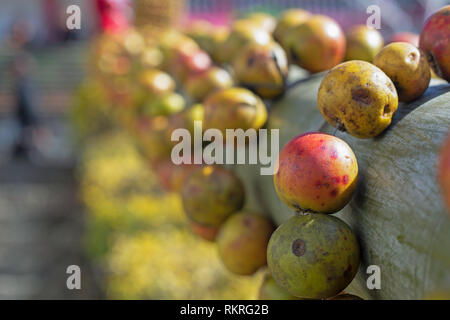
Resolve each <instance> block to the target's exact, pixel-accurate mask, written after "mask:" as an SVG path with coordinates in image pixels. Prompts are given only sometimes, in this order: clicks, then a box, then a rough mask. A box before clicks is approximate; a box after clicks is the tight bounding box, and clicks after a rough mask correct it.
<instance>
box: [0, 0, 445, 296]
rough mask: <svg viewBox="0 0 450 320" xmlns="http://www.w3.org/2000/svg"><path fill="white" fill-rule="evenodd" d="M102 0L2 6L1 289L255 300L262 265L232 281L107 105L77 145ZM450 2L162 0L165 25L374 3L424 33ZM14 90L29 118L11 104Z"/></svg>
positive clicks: (9, 292)
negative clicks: (77, 281)
mask: <svg viewBox="0 0 450 320" xmlns="http://www.w3.org/2000/svg"><path fill="white" fill-rule="evenodd" d="M99 2H102V1H91V0H2V1H1V2H0V299H15V298H19V299H45V298H50V299H53V298H61V299H65V298H69V299H80V298H82V299H90V298H125V299H130V298H131V299H132V298H150V299H171V298H174V299H190V298H197V299H209V298H211V299H221V298H229V299H252V298H256V296H257V290H258V287H259V284H260V281H261V277H262V273H261V272H260V273H258V274H256V275H255V276H252V277H237V276H232V275H230V274H229V273H228V272H227V271H226V270H225V269H224V268H223V267H222V265H221V264H220V262H219V260H218V258H217V254H216V249H215V247H214V245H213V244H211V243H209V242H206V241H204V240H200V239H198V238H195V237H194V236H193V235H192V234H191V232H190V230H189V227H188V226H186V225H185V222H184V219H183V218H184V217H183V213H182V208H181V203H180V199H179V197H178V196H176V195H174V194H171V193H167V192H164V191H163V190H162V188H161V186H160V185H159V184H158V182H157V180H156V179H155V177H154V173H152V172H151V171H150V170H148V164H147V163H146V160H145V159H144V158H143V157H142V156H141V154H140V153H139V152H138V150H136V148H135V147H134V145H133V144H132V143H131V142H130V141H131V139H130V137H128V136H127V134H125V133H123V132H121V131H118V130H111V129H110V124H109V122H108V117H107V114H104V118H101V117H97V118H95V117H94V118H93V119H94V121H96V123H95V124H93V125H92V126H95V127H102V125H99V123H98V122H99V121H103V120H104V121H105V124H104V127H105V128H108V130H101V131H100V133H98V134H96V135H94V136H91V137H90V138H89V140H88V141H87V142H86V140H84V141H83V145H82V147H81V146H80V143H79V142H80V140H79V137H78V135H79V134H80V133H79V132H77V131H75V130H74V129H73V126H72V123H73V122H76V121H77V119H86V114H83V113H89V112H90V108H89V106H87V107H86V108H85V109H82V108H75V109H74V108H71V107H72V106H73V105H74V104H83V100H82V99H83V97H85V96H89V95H94V96H95V97H94V99H92V97H91V99H90V101H92V100H94V101H95V99H96V98H97V99H98V100H97V101H98V102H99V104H101V103H102V101H103V100H102V98H101V97H100V96H101V92H99V91H95V90H93V89H92V88H93V87H95V83H94V84H92V83H84V84H83V85H81V86H80V83H81V81H82V79H83V77H84V76H85V74H86V73H87V72H88V70H87V69H86V68H87V63H86V61H87V55H88V48H89V47H90V45H91V40H92V39H93V38H94V37H95V36H96V35H97V34H98V33H99V32H100V30H101V27H102V23H107V22H104V21H100V14H99V10H100V9H99V8H100V5H99ZM111 2H114V3H115V5H116V6H117V8H120V9H117V10H119V12H121V13H122V14H123V16H120V17H118V21H119V23H120V21H121V19H126V20H127V21H129V22H130V23H133V21H135V22H136V23H137V24H145V23H146V22H148V20H147V19H154V20H155V23H158V21H159V22H161V18H162V17H164V14H165V13H164V12H163V10H164V8H165V6H164V5H161V7H158V6H157V7H153V10H149V9H148V8H147V7H146V0H135V1H120V0H116V1H111ZM149 2H150V1H149ZM156 2H157V1H153V4H154V3H156ZM162 2H163V1H160V3H162ZM164 2H166V1H164ZM447 3H448V1H441V0H399V1H388V0H385V1H382V0H379V1H375V0H374V1H363V0H349V1H338V0H311V1H307V0H303V1H302V0H285V1H283V0H279V1H263V0H259V1H258V0H220V1H219V0H190V1H188V0H186V1H171V0H167V4H169V5H172V7H170V6H169V7H170V10H173V12H170V15H171V16H172V18H171V20H168V21H163V22H164V23H167V24H170V23H176V24H180V25H189V24H190V23H191V22H192V21H195V20H196V19H205V20H208V21H209V22H211V23H213V24H215V25H222V24H223V25H227V24H229V23H230V21H231V20H232V19H234V18H236V17H239V16H243V15H245V14H247V13H250V12H256V11H262V12H266V13H270V14H273V15H274V16H277V15H278V14H279V13H280V12H281V11H283V10H285V9H287V8H294V7H300V8H303V9H306V10H308V11H310V12H312V13H323V14H326V15H329V16H331V17H333V18H334V19H335V20H336V21H338V22H339V23H340V25H341V26H342V27H343V29H344V30H345V29H347V28H348V27H350V26H352V25H355V24H361V23H365V22H366V19H367V16H368V15H367V13H366V9H367V7H368V6H369V5H370V4H377V5H378V6H380V8H381V11H382V12H381V14H382V16H381V17H382V20H381V21H382V22H381V23H382V25H381V27H382V28H381V30H380V32H381V33H382V34H383V36H384V37H385V39H387V38H388V37H390V36H391V35H392V34H393V33H394V32H397V31H410V32H415V33H419V32H420V29H421V27H422V25H423V22H424V20H425V19H426V17H428V16H429V15H430V14H431V13H432V12H433V11H435V10H437V9H438V8H440V7H442V6H443V5H445V4H447ZM73 4H76V5H79V6H80V8H81V13H82V18H81V30H75V31H74V30H72V31H71V30H68V29H67V27H66V19H67V17H68V14H67V13H66V9H67V7H68V6H70V5H73ZM155 8H156V9H155ZM158 8H159V9H158ZM157 9H158V10H161V11H158V10H157ZM166 10H169V9H167V8H166ZM158 19H159V20H158ZM116 22H117V21H116ZM17 74H19V75H20V76H18V75H17ZM23 79H25V80H23ZM75 90H77V92H78V93H79V94H78V95H77V97H78V98H77V99H78V100H76V99H75V101H74V98H73V96H74V91H75ZM20 98H23V99H24V101H26V102H25V105H26V106H25V108H28V107H29V108H32V110H33V111H32V112H31V113H30V114H31V116H30V115H28V113H27V114H25V115H24V114H21V113H20V112H18V111H17V104H18V100H20ZM96 107H98V106H96ZM97 109H101V108H97ZM97 109H96V110H97ZM73 110H76V111H73ZM77 112H78V113H77ZM80 113H81V114H80ZM97 116H98V115H97ZM86 126H90V124H86ZM30 127H33V129H32V130H30ZM86 130H87V131H89V128H88V129H86ZM29 146H31V147H29ZM180 253H183V254H180ZM69 265H79V266H80V267H81V270H82V290H68V289H67V287H66V279H67V277H68V275H67V274H66V268H67V266H69Z"/></svg>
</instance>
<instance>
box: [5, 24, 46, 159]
mask: <svg viewBox="0 0 450 320" xmlns="http://www.w3.org/2000/svg"><path fill="white" fill-rule="evenodd" d="M29 40H30V39H29V36H28V30H27V24H26V23H25V22H24V21H19V22H16V23H15V24H14V25H13V27H12V31H11V36H10V46H11V48H12V50H13V59H12V62H11V69H10V72H11V75H12V79H13V94H14V98H15V110H14V116H15V119H16V121H17V123H18V125H19V134H18V137H17V139H16V142H15V144H14V146H13V149H12V154H13V156H14V158H23V159H29V156H30V151H31V150H32V149H33V148H34V146H35V141H37V139H38V140H39V137H40V136H42V133H44V132H45V130H41V129H39V124H38V118H37V114H36V110H35V109H36V98H35V88H34V84H33V80H32V73H33V68H34V63H35V62H34V59H33V57H32V56H31V54H30V53H29V52H28V50H27V48H26V47H27V44H28V42H29Z"/></svg>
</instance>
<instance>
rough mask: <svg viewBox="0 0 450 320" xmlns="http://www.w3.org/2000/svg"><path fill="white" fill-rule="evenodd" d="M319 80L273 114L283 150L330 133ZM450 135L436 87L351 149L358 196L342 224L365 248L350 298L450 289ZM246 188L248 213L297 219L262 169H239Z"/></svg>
mask: <svg viewBox="0 0 450 320" xmlns="http://www.w3.org/2000/svg"><path fill="white" fill-rule="evenodd" d="M321 79H322V77H321V76H319V77H317V76H316V77H314V78H311V79H310V80H308V81H305V82H303V83H301V84H300V85H298V86H296V87H295V88H293V89H291V90H290V91H289V93H288V94H287V95H286V96H285V97H284V98H283V99H281V100H280V101H279V102H277V103H275V104H274V105H273V106H272V108H271V114H270V118H269V122H268V128H269V129H274V128H278V129H280V148H282V146H283V145H284V144H285V143H286V142H287V141H288V140H290V139H291V138H293V137H294V136H296V135H298V134H301V133H304V132H307V131H323V132H328V133H333V132H334V128H331V127H330V126H328V124H326V123H325V121H324V119H323V118H322V116H321V114H320V112H319V111H318V108H317V104H316V96H317V90H318V87H319V84H320V81H321ZM449 128H450V86H449V85H448V84H443V83H442V82H441V83H439V82H433V83H432V85H431V86H430V88H429V89H428V90H427V92H426V93H425V95H424V96H422V97H421V98H420V99H419V100H416V101H414V102H412V103H410V104H400V106H399V110H398V111H397V113H396V114H395V117H394V121H393V123H392V125H391V126H390V127H389V129H388V130H386V131H385V132H384V133H383V134H382V135H381V136H379V137H376V138H373V139H365V140H362V139H356V138H353V137H351V136H349V135H347V134H345V133H341V132H338V133H337V134H336V135H337V136H338V137H340V138H342V139H344V140H345V141H347V143H349V144H350V146H351V147H352V148H353V150H354V152H355V154H356V157H357V159H358V164H359V181H358V188H357V191H356V193H355V195H354V197H353V199H352V201H351V202H350V204H349V205H347V206H346V207H345V208H344V209H343V210H342V211H341V212H339V213H338V214H337V216H338V217H340V218H342V219H343V220H345V221H346V222H347V223H349V224H350V225H351V226H352V228H353V230H354V231H355V233H356V234H357V236H358V238H359V240H360V244H361V247H362V264H361V266H360V269H359V272H358V275H357V276H356V278H355V280H354V281H353V282H352V284H351V285H350V286H349V288H348V290H346V291H348V292H350V293H355V294H359V295H360V296H362V297H364V298H369V299H370V298H372V299H377V298H381V299H420V298H422V297H423V296H424V295H425V294H426V293H428V292H430V291H434V290H439V289H440V290H442V289H446V290H449V289H450V232H449V230H450V218H449V216H448V215H447V214H446V212H445V209H444V207H443V203H442V199H441V195H440V193H439V188H438V185H437V183H436V161H437V152H438V149H439V147H440V145H441V144H442V142H443V140H444V137H445V135H446V133H447V131H448V130H449ZM234 170H235V171H236V172H237V173H238V174H239V175H240V176H242V177H243V180H244V182H245V184H246V188H247V208H248V209H250V210H257V211H260V212H263V213H265V214H269V215H271V216H272V217H273V219H274V221H275V222H276V223H277V224H281V223H282V222H283V221H285V220H286V219H288V218H289V217H291V216H292V215H293V214H294V212H293V210H291V209H290V208H288V207H287V206H286V205H285V204H284V203H282V202H281V200H279V198H278V197H277V195H276V193H275V190H274V187H273V182H272V176H261V175H260V174H259V168H258V166H242V165H238V166H234ZM369 265H378V266H379V267H380V268H381V289H380V290H368V289H367V286H366V280H367V277H368V275H367V274H366V269H367V266H369Z"/></svg>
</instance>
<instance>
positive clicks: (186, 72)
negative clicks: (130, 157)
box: [92, 6, 450, 299]
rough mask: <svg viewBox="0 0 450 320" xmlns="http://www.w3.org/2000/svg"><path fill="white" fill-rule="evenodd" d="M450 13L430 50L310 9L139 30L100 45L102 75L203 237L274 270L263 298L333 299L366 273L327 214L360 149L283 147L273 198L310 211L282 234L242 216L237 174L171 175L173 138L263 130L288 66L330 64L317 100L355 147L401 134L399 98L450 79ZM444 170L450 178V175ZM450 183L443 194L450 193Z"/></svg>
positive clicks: (304, 143) (345, 189) (178, 169)
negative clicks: (345, 25)
mask: <svg viewBox="0 0 450 320" xmlns="http://www.w3.org/2000/svg"><path fill="white" fill-rule="evenodd" d="M449 11H450V6H447V7H444V8H442V9H441V10H440V11H438V12H437V13H435V14H434V15H432V16H431V17H430V18H429V19H428V21H427V22H426V24H425V27H424V29H423V31H422V34H421V36H420V42H419V47H420V49H418V48H417V47H416V46H415V45H413V44H410V43H406V42H394V43H391V44H389V45H387V46H386V47H384V48H383V45H384V41H383V38H382V37H381V35H380V34H379V33H378V31H376V30H373V29H369V28H367V27H365V26H356V27H354V28H352V29H351V30H349V32H348V33H347V35H345V34H344V33H343V31H342V30H341V28H340V26H339V25H338V24H337V23H336V22H335V21H334V20H333V19H331V18H329V17H326V16H323V15H313V14H311V13H309V12H306V11H304V10H301V9H291V10H287V11H286V12H284V13H283V14H282V15H281V16H280V18H279V19H278V20H276V19H275V18H274V17H272V16H271V15H268V14H264V13H256V14H251V15H249V16H247V17H246V18H244V19H239V20H236V21H234V22H233V23H232V24H231V25H230V26H229V27H215V26H212V25H210V24H209V23H207V22H198V23H196V24H194V25H193V26H192V27H191V28H190V29H189V30H188V31H187V32H186V33H182V32H180V31H178V30H165V31H155V30H153V29H152V28H144V29H142V30H139V31H137V30H135V29H130V30H127V31H125V32H123V33H121V34H118V35H105V36H103V37H101V38H100V39H99V41H98V42H97V45H96V46H95V49H94V53H93V55H92V57H93V60H92V61H93V63H94V68H93V69H94V70H96V72H97V76H98V77H99V78H100V79H101V80H102V82H103V83H104V86H105V87H106V88H107V91H108V92H109V97H110V100H111V102H112V104H113V105H115V106H116V107H115V108H114V110H113V112H114V113H116V114H117V118H118V120H119V122H120V123H121V124H122V125H123V126H124V127H125V128H127V129H128V130H129V132H130V133H131V134H133V135H134V137H135V138H136V141H137V144H138V146H139V148H140V150H141V151H142V153H143V154H144V155H145V157H146V158H147V159H148V161H149V163H150V165H151V167H152V168H153V169H154V171H155V172H156V173H157V175H158V176H159V178H160V181H161V184H162V185H163V186H164V187H165V188H166V189H167V190H170V191H175V192H180V194H181V197H182V200H183V206H184V209H185V212H186V215H187V218H188V221H189V223H190V225H191V228H192V230H193V231H194V232H195V233H196V234H198V235H199V236H201V237H203V238H205V239H207V240H212V241H216V242H217V245H218V250H219V255H220V257H221V259H222V261H223V262H224V265H225V266H226V267H227V268H228V269H229V270H230V271H232V272H234V273H236V274H241V275H249V274H253V273H254V272H256V271H257V270H258V269H260V268H261V267H263V266H264V265H266V264H268V266H269V269H270V274H271V275H268V277H267V281H265V282H264V283H263V287H262V289H261V290H262V291H261V292H262V293H263V292H265V289H264V288H265V286H267V287H269V288H273V283H275V284H276V285H277V286H276V287H277V292H278V293H280V295H281V296H286V295H289V296H291V297H296V298H309V299H322V298H332V297H335V296H336V295H337V294H339V293H340V292H341V291H342V290H344V289H345V288H346V286H347V285H348V284H349V283H350V282H351V280H352V279H353V278H354V276H355V275H356V273H357V270H358V267H359V263H360V256H359V245H358V242H357V240H356V236H355V235H354V233H353V232H352V230H351V229H350V227H349V226H348V225H347V224H345V222H343V221H341V220H339V219H338V218H335V217H333V216H331V215H329V214H331V213H335V212H337V211H339V210H340V209H342V208H343V207H344V206H345V205H346V204H347V203H348V202H349V201H350V199H351V197H352V194H353V192H354V190H355V188H356V184H357V177H358V165H357V160H356V157H355V155H354V153H353V151H352V150H351V148H350V147H349V146H348V145H347V144H346V143H345V142H344V141H343V140H341V139H339V138H336V137H334V136H331V135H327V134H323V133H306V134H303V135H300V136H298V137H296V138H294V139H293V140H291V141H290V142H289V143H288V144H287V145H286V146H285V147H284V148H283V149H282V150H281V153H280V155H279V160H278V164H279V169H278V172H277V173H276V174H275V175H274V185H275V189H276V191H277V193H278V195H279V196H280V199H281V200H282V201H284V202H285V203H286V204H287V205H289V206H291V207H293V208H294V209H295V210H297V211H298V212H299V213H301V214H298V215H296V216H294V217H292V218H291V219H289V220H288V221H286V222H285V223H284V224H282V225H281V226H280V227H279V228H278V229H277V230H276V231H274V228H273V224H272V222H271V221H270V219H268V218H266V217H264V216H262V215H258V214H254V213H249V212H243V211H242V208H243V205H244V200H245V195H244V188H243V186H242V183H241V182H240V181H239V179H238V178H237V177H236V176H235V175H234V174H233V173H232V171H230V170H228V169H226V168H224V167H223V166H203V165H187V164H182V165H179V166H177V165H174V164H173V163H172V161H171V160H170V153H171V150H172V147H173V145H174V143H173V142H172V141H171V138H170V137H171V133H172V132H173V130H174V129H176V128H186V129H188V130H189V131H190V132H191V133H192V134H193V132H194V127H193V123H194V121H195V120H201V121H203V128H204V129H208V128H215V129H219V130H221V131H222V132H223V133H225V130H226V129H244V130H246V129H250V128H253V129H259V128H261V127H262V126H263V125H264V124H265V122H266V120H267V110H266V104H265V101H267V100H268V99H274V98H277V97H279V96H281V95H282V94H283V93H284V92H285V90H286V89H287V88H288V84H287V75H288V69H289V65H291V64H295V65H298V66H299V67H301V68H303V69H305V70H307V71H309V72H311V73H316V72H320V71H325V70H328V69H330V68H332V69H331V71H329V72H328V74H327V75H326V76H325V78H324V79H323V81H322V83H321V86H320V89H319V92H318V108H319V110H320V112H321V113H322V114H323V116H324V118H325V119H326V120H327V121H328V122H329V123H330V124H331V125H333V126H335V127H336V128H338V129H340V130H344V131H346V132H348V133H349V134H351V135H354V136H355V137H358V138H370V137H374V136H376V135H378V134H380V133H381V132H382V131H383V130H385V129H386V128H387V127H388V126H389V125H390V123H391V121H392V116H393V115H394V113H395V111H396V110H397V108H398V101H399V100H400V101H411V100H413V99H416V98H418V97H419V96H421V95H422V94H423V92H424V91H425V90H426V89H427V87H428V84H429V81H430V66H431V68H433V70H434V72H435V73H436V74H437V75H438V76H440V77H442V78H443V79H446V80H447V81H449V56H450V54H449V44H448V38H449V36H448V32H449V31H448V25H449V22H448V19H449V18H448V17H449ZM400 36H402V35H398V36H397V37H400ZM403 36H404V35H403ZM439 39H446V41H438V40H439ZM343 60H348V61H347V62H344V63H341V62H342V61H343ZM340 63H341V64H340ZM447 149H448V148H447ZM445 154H448V151H447V153H445V152H444V156H443V157H442V158H443V159H444V160H442V161H444V162H445V163H448V158H449V157H448V156H445ZM446 159H447V160H446ZM442 168H444V169H442V170H443V171H445V172H447V174H446V175H445V174H442V176H443V177H444V176H445V177H447V178H448V176H449V174H448V171H449V170H448V169H446V168H448V165H443V166H442ZM447 178H445V179H446V180H445V181H444V182H443V183H442V185H443V187H444V188H447V190H448V189H449V187H448V186H449V182H448V179H447ZM447 194H448V192H447ZM269 239H270V241H269ZM271 277H273V278H271ZM271 279H272V280H274V281H272V280H271ZM269 291H271V292H273V290H272V289H270V290H269ZM262 295H263V294H262ZM275 296H276V295H275Z"/></svg>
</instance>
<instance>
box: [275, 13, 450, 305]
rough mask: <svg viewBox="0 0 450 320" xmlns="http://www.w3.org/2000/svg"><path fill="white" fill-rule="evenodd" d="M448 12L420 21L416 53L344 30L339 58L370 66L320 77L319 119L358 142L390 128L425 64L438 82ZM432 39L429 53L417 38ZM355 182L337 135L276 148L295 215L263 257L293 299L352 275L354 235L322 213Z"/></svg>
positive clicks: (444, 175) (424, 74)
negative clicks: (343, 51)
mask: <svg viewBox="0 0 450 320" xmlns="http://www.w3.org/2000/svg"><path fill="white" fill-rule="evenodd" d="M449 12H450V6H447V7H444V8H442V9H441V10H439V11H438V12H436V13H435V14H433V15H432V16H431V17H430V18H429V19H428V20H427V22H426V23H425V27H424V29H423V31H422V34H421V38H420V39H421V40H420V46H421V47H423V48H424V50H423V51H421V50H419V49H418V48H417V47H415V46H413V45H412V44H409V43H404V42H394V43H392V44H390V45H388V46H386V47H384V48H382V45H383V40H382V38H381V37H378V36H376V34H377V31H376V30H371V31H368V30H366V29H365V27H359V26H358V27H356V28H354V29H352V30H351V31H350V33H349V35H348V39H349V40H348V42H347V43H348V48H347V54H346V55H347V58H348V59H352V58H354V57H360V59H361V57H363V56H365V59H366V60H373V61H372V62H373V64H372V63H369V62H366V61H362V60H350V61H347V62H344V63H342V64H339V65H338V66H336V67H334V68H333V69H331V71H329V72H328V74H327V75H326V76H325V78H324V79H323V81H322V83H321V85H320V88H319V92H318V107H319V109H320V111H321V113H322V114H323V116H324V118H325V119H326V120H327V121H328V122H329V123H330V124H331V125H333V126H335V127H336V128H338V129H340V130H344V131H347V132H348V133H349V134H352V135H353V136H355V137H358V138H370V137H373V136H376V135H378V134H379V133H381V132H382V131H383V130H384V129H385V128H386V127H387V126H388V125H389V124H390V122H391V118H392V115H393V113H394V112H395V111H396V109H397V106H398V100H399V98H400V101H411V100H414V99H416V98H417V97H419V96H421V95H422V94H423V92H424V91H425V90H426V89H427V87H428V83H429V81H430V67H429V64H428V60H430V61H432V62H433V64H431V66H432V67H433V69H434V70H435V72H436V73H437V74H439V75H440V76H443V77H444V78H445V68H446V66H447V65H446V59H447V58H448V54H450V52H449V50H450V46H449V44H448V39H449V26H450V21H449V18H448V17H449ZM436 20H437V21H436ZM436 28H438V30H436ZM369 32H370V33H372V35H370V36H369V38H370V39H372V40H373V42H371V43H369V42H367V43H366V46H362V44H364V41H361V37H362V35H363V34H364V33H366V34H367V33H369ZM436 34H438V35H439V36H440V37H443V38H444V39H446V40H444V41H441V42H439V43H438V44H437V45H435V46H434V47H433V48H431V47H429V46H428V45H427V44H426V43H427V40H425V39H429V38H430V37H434V39H437V38H436ZM441 39H442V38H441ZM443 43H444V44H443ZM369 44H370V46H368V45H369ZM375 44H376V47H377V48H375ZM372 45H373V46H372ZM369 49H370V50H369ZM380 49H381V50H380ZM377 50H379V51H378V53H377V52H375V51H377ZM442 52H446V53H447V56H443V55H442ZM430 57H431V58H430ZM437 61H439V63H438V62H437ZM446 80H447V81H448V79H446ZM397 91H398V92H399V95H397ZM449 142H450V139H449ZM449 142H447V143H446V145H445V146H444V147H443V151H442V155H441V158H440V166H439V170H440V171H441V174H440V175H439V176H440V178H441V179H440V180H441V185H442V187H443V189H444V193H446V197H447V198H448V190H449V181H450V180H449V179H448V177H449V169H448V168H449V165H450V162H449V159H450V151H449V150H450V147H449ZM357 177H358V165H357V160H356V157H355V155H354V153H353V151H352V150H351V148H350V147H349V146H348V145H347V143H345V142H344V141H343V140H341V139H339V138H337V137H334V136H331V135H328V134H323V133H306V134H303V135H300V136H298V137H295V138H294V139H292V140H291V141H289V142H288V143H287V144H286V145H285V146H284V147H283V149H282V150H281V152H280V154H279V158H278V172H277V173H276V174H275V175H274V185H275V190H276V192H277V194H278V196H279V197H280V199H281V200H282V201H283V202H285V203H286V204H287V205H288V206H290V207H292V208H294V209H295V210H296V211H297V213H298V214H297V215H295V216H294V217H292V218H291V219H289V220H287V221H286V222H285V223H283V224H282V225H281V226H280V227H279V228H278V229H277V230H276V231H275V232H274V233H273V235H272V237H271V239H270V242H269V246H268V251H267V258H268V266H269V269H270V271H271V274H272V277H273V279H274V280H275V282H276V283H277V284H278V285H280V286H281V287H282V288H284V289H286V290H287V291H288V292H289V293H290V294H292V295H293V296H296V297H301V298H313V299H317V298H329V297H333V296H335V295H336V294H338V293H339V292H341V291H342V290H344V289H345V287H346V286H347V285H348V284H349V283H350V282H351V281H352V279H353V277H354V276H355V275H356V273H357V270H358V267H359V263H360V253H359V245H358V241H357V239H356V236H355V235H354V233H353V232H352V230H351V229H350V227H349V226H348V225H347V224H345V223H344V222H343V221H341V220H339V219H337V218H335V217H332V216H330V215H329V214H332V213H335V212H337V211H339V210H340V209H342V208H343V207H344V206H345V205H346V204H347V203H348V202H349V201H350V199H351V197H352V194H353V192H354V190H355V187H356V183H357ZM446 200H447V201H448V199H446Z"/></svg>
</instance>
